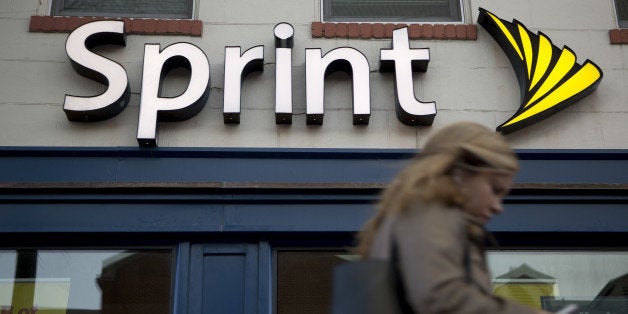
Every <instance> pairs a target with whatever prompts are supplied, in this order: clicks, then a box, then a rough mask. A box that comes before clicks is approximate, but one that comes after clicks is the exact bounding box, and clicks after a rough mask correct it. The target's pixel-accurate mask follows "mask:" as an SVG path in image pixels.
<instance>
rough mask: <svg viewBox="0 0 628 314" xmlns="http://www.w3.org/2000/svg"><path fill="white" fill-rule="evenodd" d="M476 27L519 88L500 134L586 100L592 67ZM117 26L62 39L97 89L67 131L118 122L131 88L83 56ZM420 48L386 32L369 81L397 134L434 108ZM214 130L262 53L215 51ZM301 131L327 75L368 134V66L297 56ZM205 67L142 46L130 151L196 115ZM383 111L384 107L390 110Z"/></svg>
mask: <svg viewBox="0 0 628 314" xmlns="http://www.w3.org/2000/svg"><path fill="white" fill-rule="evenodd" d="M478 24H480V25H482V26H483V27H484V29H486V31H487V32H488V33H489V34H491V36H492V37H493V38H494V39H495V40H496V41H497V43H498V44H499V46H500V47H501V48H502V50H503V51H504V53H505V54H506V55H507V57H508V59H509V60H510V62H511V64H512V67H513V69H514V71H515V74H516V76H517V79H518V82H519V88H520V91H521V104H520V105H519V109H518V110H517V111H516V112H515V114H514V115H513V116H512V117H511V118H510V119H508V120H507V121H506V122H504V123H503V124H501V125H500V126H498V127H497V131H499V132H501V133H510V132H514V131H516V130H519V129H522V128H525V127H527V126H529V125H531V124H533V123H536V122H539V121H541V120H543V119H545V118H547V117H549V116H550V115H552V114H554V113H556V112H558V111H560V110H562V109H564V108H566V107H568V106H570V105H572V104H574V103H576V102H577V101H579V100H580V99H582V98H584V97H586V96H587V95H589V94H590V93H592V92H593V91H595V90H596V89H597V87H598V85H599V84H600V81H601V80H602V71H601V70H600V68H599V67H598V66H597V65H595V64H594V63H593V62H591V61H589V60H586V61H585V62H584V63H583V64H578V63H577V62H576V55H575V53H574V52H573V51H572V50H571V49H570V48H568V47H564V48H562V49H560V48H558V47H556V46H554V45H553V44H552V42H551V40H550V39H549V38H548V37H547V36H546V35H544V34H543V33H541V32H539V33H537V34H534V33H532V32H530V31H529V30H528V29H527V28H526V27H525V26H524V25H523V24H521V23H519V22H518V21H513V22H512V23H511V22H507V21H505V20H502V19H500V18H498V17H497V16H495V15H494V14H492V13H490V12H488V11H486V10H484V9H482V8H480V14H479V16H478ZM274 36H275V60H276V71H275V86H276V90H275V96H276V97H275V117H276V119H275V120H276V123H277V124H284V123H285V124H290V123H292V53H293V52H292V48H293V41H294V29H293V27H292V26H291V25H290V24H288V23H279V24H277V25H276V26H275V29H274ZM125 40H126V39H125V32H124V22H122V21H98V22H92V23H88V24H85V25H83V26H81V27H79V28H77V29H76V30H74V31H73V32H72V33H71V34H70V35H69V36H68V39H67V42H66V53H67V55H68V57H69V58H70V62H71V64H72V67H73V68H74V69H75V70H76V72H77V73H79V74H81V75H83V76H85V77H87V78H90V79H93V80H95V81H98V82H100V83H102V84H104V85H106V86H107V90H106V91H105V92H104V93H102V94H100V95H97V96H93V97H80V96H72V95H66V96H65V100H64V104H63V110H64V111H65V113H66V116H67V118H68V119H69V120H70V121H86V122H92V121H101V120H105V119H109V118H111V117H113V116H115V115H117V114H118V113H120V112H122V111H123V110H124V109H125V108H126V105H127V104H128V102H129V98H130V95H131V88H130V85H129V81H128V76H127V73H126V70H125V69H124V67H123V66H122V65H121V64H119V63H117V62H115V61H113V60H110V59H107V58H105V57H102V56H100V55H98V54H95V53H94V52H92V50H93V48H94V47H96V46H99V45H104V44H111V45H119V46H124V45H125V44H126V41H125ZM429 60H430V54H429V49H428V48H421V49H414V48H410V44H409V38H408V30H407V27H405V28H399V29H396V30H394V31H393V37H392V42H391V48H390V49H381V50H380V56H379V72H393V73H394V86H393V88H394V89H395V93H394V95H395V99H394V103H395V109H396V113H397V118H398V120H399V121H400V122H401V123H403V124H406V125H411V126H416V125H431V124H432V122H433V121H434V117H435V116H436V112H437V108H436V102H434V101H427V102H424V101H421V100H418V99H416V97H415V93H414V82H413V76H412V73H413V72H417V71H420V72H425V71H427V68H428V63H429ZM224 64H225V71H224V73H225V74H224V75H225V77H224V107H223V117H224V123H226V124H227V123H228V124H238V123H240V111H241V110H240V107H241V106H240V98H241V97H240V96H241V86H242V80H244V78H245V77H246V76H247V75H248V74H250V73H252V72H256V71H263V70H264V47H263V46H256V47H253V48H250V49H248V50H246V51H244V52H242V51H241V47H225V62H224ZM179 67H183V68H187V69H189V70H190V73H191V74H190V79H189V84H188V87H187V89H186V90H185V92H184V93H183V94H181V95H179V96H177V97H172V98H168V97H161V96H160V92H159V91H160V87H161V85H162V84H163V77H164V76H165V75H166V74H167V73H168V72H169V71H171V70H173V69H175V68H179ZM305 67H306V69H305V73H306V78H305V85H306V86H305V89H306V93H305V94H306V123H307V124H314V125H322V124H323V117H324V101H323V100H324V99H323V98H324V95H325V91H324V86H325V84H324V80H325V77H326V76H327V75H329V74H330V73H332V72H335V71H343V72H347V73H348V74H349V75H350V76H351V79H352V87H353V88H352V96H353V97H352V99H353V100H352V101H353V104H352V105H353V124H355V125H358V124H368V123H369V118H370V114H371V104H370V81H369V75H370V74H369V73H370V69H369V65H368V60H367V58H366V56H365V55H364V54H363V53H362V52H360V51H359V50H357V49H355V48H352V47H340V48H336V49H333V50H331V51H329V52H327V53H326V54H324V55H323V53H322V50H321V49H320V48H307V49H305ZM209 68H210V64H209V61H208V59H207V56H206V55H205V53H204V52H203V51H202V50H201V49H200V48H198V47H197V46H195V45H193V44H191V43H185V42H181V43H175V44H172V45H169V46H167V47H161V45H160V44H145V46H144V59H143V72H142V90H141V92H140V114H139V121H138V127H137V141H138V143H139V145H140V146H148V147H151V146H157V133H158V132H157V122H158V121H183V120H187V119H189V118H191V117H193V116H195V115H196V114H198V113H199V112H200V111H201V110H202V109H203V107H204V106H205V104H206V102H207V100H208V96H209V91H210V81H211V80H210V71H209ZM391 102H393V101H391Z"/></svg>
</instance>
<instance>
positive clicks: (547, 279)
mask: <svg viewBox="0 0 628 314" xmlns="http://www.w3.org/2000/svg"><path fill="white" fill-rule="evenodd" d="M487 259H488V264H489V268H490V270H491V273H492V275H493V292H494V293H495V294H497V295H501V296H504V297H506V298H510V299H514V300H516V301H519V302H521V303H524V304H528V305H530V306H533V307H536V308H543V309H546V310H550V311H555V310H558V309H560V308H562V307H563V306H565V305H566V304H571V303H573V304H576V305H578V306H579V312H580V313H592V314H593V313H608V314H613V313H628V252H599V251H589V252H574V251H491V252H488V254H487Z"/></svg>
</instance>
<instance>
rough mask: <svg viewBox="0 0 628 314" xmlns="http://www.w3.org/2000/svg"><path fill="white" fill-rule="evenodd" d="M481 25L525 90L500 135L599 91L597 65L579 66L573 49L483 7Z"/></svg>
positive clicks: (600, 77)
mask: <svg viewBox="0 0 628 314" xmlns="http://www.w3.org/2000/svg"><path fill="white" fill-rule="evenodd" d="M478 24H480V25H482V27H484V29H485V30H486V31H487V32H488V33H489V34H491V36H492V37H493V39H495V41H496V42H497V43H498V44H499V46H500V47H501V48H502V50H503V51H504V53H506V56H507V57H508V59H509V60H510V63H511V65H512V67H513V69H514V70H515V74H516V75H517V79H518V81H519V88H520V90H521V105H520V106H519V109H518V110H517V112H516V113H515V114H514V115H513V116H512V117H511V118H510V119H508V120H507V121H506V122H504V123H503V124H502V125H500V126H498V127H497V131H499V132H502V133H504V134H506V133H511V132H514V131H516V130H519V129H522V128H525V127H527V126H529V125H531V124H533V123H536V122H539V121H541V120H543V119H545V118H547V117H549V116H551V115H552V114H554V113H556V112H558V111H560V110H562V109H564V108H566V107H568V106H570V105H572V104H574V103H576V102H578V101H579V100H580V99H582V98H584V97H586V96H587V95H589V94H590V93H592V92H593V91H595V90H596V89H597V87H598V86H599V84H600V82H601V80H602V76H603V73H602V70H601V69H600V68H599V67H598V66H597V65H596V64H595V63H593V62H591V61H590V60H586V61H585V62H584V63H583V64H582V65H581V64H578V63H577V62H576V55H575V53H574V52H573V50H571V49H570V48H569V47H563V48H562V49H560V48H558V47H556V46H555V45H554V44H552V42H551V40H550V39H549V38H548V37H547V36H546V35H545V34H543V33H540V32H539V33H537V34H534V33H532V32H530V31H529V30H528V29H527V28H526V27H525V26H524V25H523V24H521V23H520V22H518V21H516V20H514V21H513V22H512V23H511V22H508V21H505V20H502V19H500V18H498V17H497V16H496V15H494V14H492V13H490V12H488V11H487V10H485V9H483V8H480V14H479V15H478Z"/></svg>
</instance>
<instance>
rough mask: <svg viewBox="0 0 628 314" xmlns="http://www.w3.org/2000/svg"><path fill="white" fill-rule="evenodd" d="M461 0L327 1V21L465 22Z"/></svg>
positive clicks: (325, 11)
mask: <svg viewBox="0 0 628 314" xmlns="http://www.w3.org/2000/svg"><path fill="white" fill-rule="evenodd" d="M460 2H461V1H460V0H404V1H397V0H393V1H390V0H323V2H322V3H323V20H324V21H325V22H406V23H411V22H462V7H461V5H460Z"/></svg>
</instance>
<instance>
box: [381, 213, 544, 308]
mask: <svg viewBox="0 0 628 314" xmlns="http://www.w3.org/2000/svg"><path fill="white" fill-rule="evenodd" d="M469 219H470V218H469V216H468V215H467V214H465V213H464V212H463V211H462V210H460V209H458V208H446V207H442V206H436V205H432V206H422V207H420V208H418V207H417V208H413V209H409V210H407V211H405V212H403V213H401V214H399V215H395V216H389V217H388V218H387V219H385V220H384V222H383V224H382V226H381V227H380V228H379V230H378V232H377V234H376V236H375V241H374V243H373V246H372V248H371V253H370V254H371V257H372V258H386V259H387V258H388V257H389V255H390V243H391V242H390V240H391V235H393V233H394V235H395V240H396V241H397V251H398V254H399V255H398V256H399V261H400V268H401V274H402V278H403V283H404V287H405V291H406V296H407V299H408V302H409V303H410V304H411V305H412V307H413V308H414V310H415V312H417V313H477V314H498V313H536V312H537V310H534V309H531V308H528V307H525V306H523V305H520V304H518V303H515V302H512V301H507V300H504V299H501V298H499V297H496V296H493V295H492V294H491V282H490V275H489V272H488V268H487V266H486V261H485V259H484V251H483V248H482V247H481V246H480V245H478V244H477V243H474V242H472V241H471V242H470V241H468V234H467V233H468V232H467V226H468V223H469V222H470V220H469ZM465 245H468V246H467V250H468V252H469V253H468V254H469V258H470V270H471V279H472V280H471V281H472V283H469V282H468V281H467V279H466V278H467V277H466V274H467V272H466V271H465V267H464V256H465V253H464V251H465Z"/></svg>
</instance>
